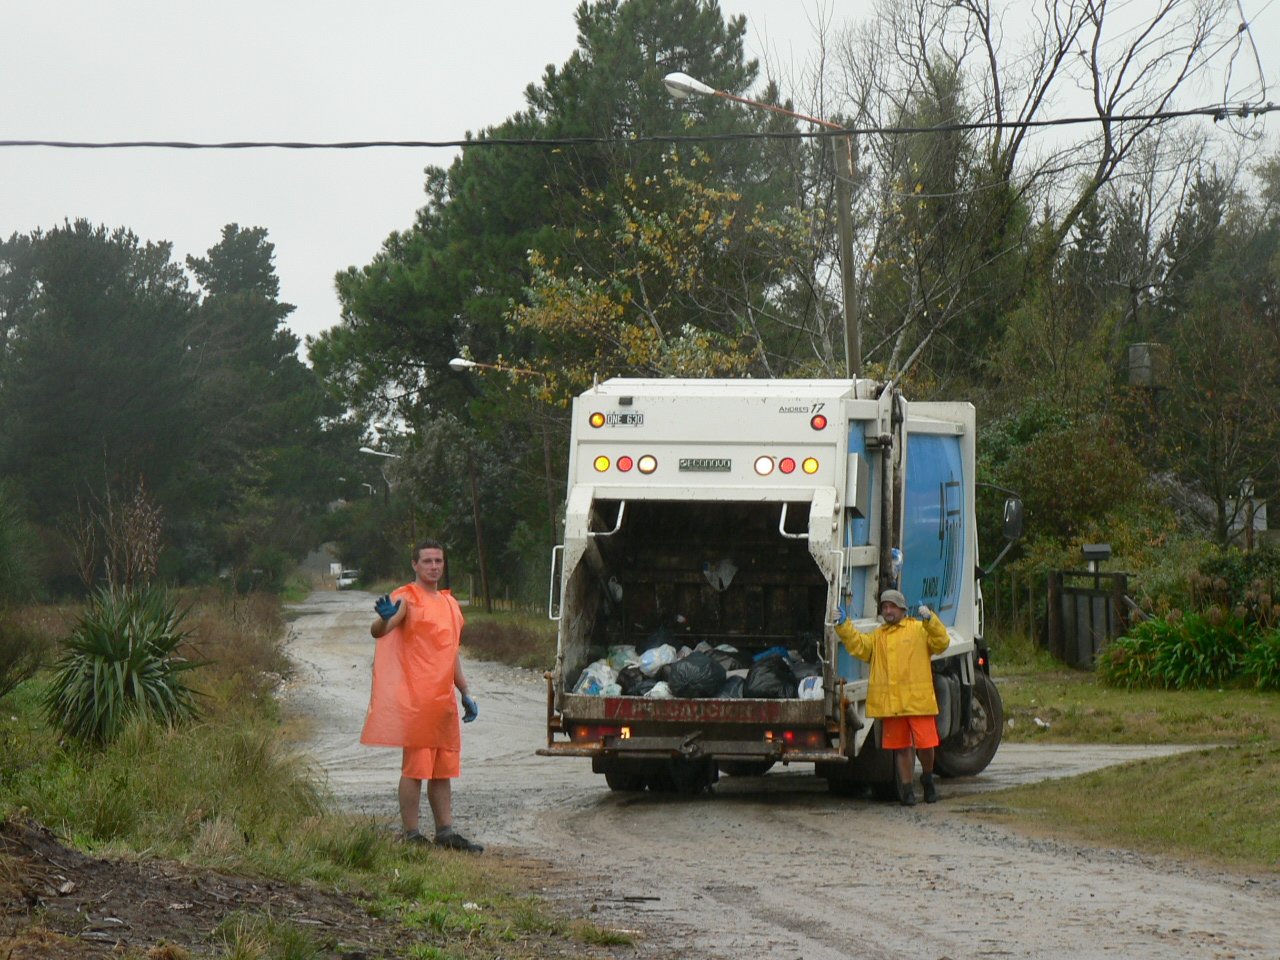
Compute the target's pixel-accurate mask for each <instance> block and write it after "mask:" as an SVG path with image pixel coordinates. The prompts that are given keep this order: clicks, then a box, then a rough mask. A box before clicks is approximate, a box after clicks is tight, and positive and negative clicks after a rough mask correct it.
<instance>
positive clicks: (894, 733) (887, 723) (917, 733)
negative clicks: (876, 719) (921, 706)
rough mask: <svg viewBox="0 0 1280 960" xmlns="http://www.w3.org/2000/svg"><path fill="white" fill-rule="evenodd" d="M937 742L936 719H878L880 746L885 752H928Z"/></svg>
mask: <svg viewBox="0 0 1280 960" xmlns="http://www.w3.org/2000/svg"><path fill="white" fill-rule="evenodd" d="M938 742H939V741H938V718H937V717H881V718H880V746H882V747H883V748H884V749H886V750H903V749H905V748H907V747H912V746H913V747H915V748H916V749H917V750H928V749H929V748H930V747H936V746H937V745H938Z"/></svg>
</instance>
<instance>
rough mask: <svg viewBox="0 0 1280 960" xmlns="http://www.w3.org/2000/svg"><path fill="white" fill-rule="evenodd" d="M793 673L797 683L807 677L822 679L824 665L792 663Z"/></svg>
mask: <svg viewBox="0 0 1280 960" xmlns="http://www.w3.org/2000/svg"><path fill="white" fill-rule="evenodd" d="M791 672H792V673H794V674H795V676H796V681H797V682H799V681H800V680H803V679H804V678H805V677H820V676H822V664H820V663H792V664H791Z"/></svg>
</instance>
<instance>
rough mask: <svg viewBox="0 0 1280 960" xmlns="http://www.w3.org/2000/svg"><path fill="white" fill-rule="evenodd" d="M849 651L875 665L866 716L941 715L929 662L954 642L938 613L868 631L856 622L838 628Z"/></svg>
mask: <svg viewBox="0 0 1280 960" xmlns="http://www.w3.org/2000/svg"><path fill="white" fill-rule="evenodd" d="M836 636H838V637H839V638H840V642H841V643H843V644H844V647H845V649H846V650H848V651H849V653H850V654H851V655H852V656H855V657H857V658H858V659H859V660H868V661H870V663H871V676H870V677H869V678H868V680H867V716H869V717H927V716H936V715H937V713H938V700H937V697H935V696H934V694H933V668H932V667H931V666H930V662H929V658H930V657H931V656H932V655H933V654H936V653H941V652H942V651H943V650H945V649H947V646H948V645H949V644H950V643H951V638H950V637H949V636H947V628H946V627H945V626H944V625H943V623H942V621H941V620H939V619H938V615H937V614H934V615H933V616H931V617H930V618H929V619H928V620H927V621H924V622H922V621H920V620H917V619H916V618H915V617H903V618H902V619H901V620H899V621H898V622H897V623H895V624H892V625H891V624H887V623H882V624H880V626H878V627H876V628H875V630H873V631H872V632H871V633H863V632H862V631H860V630H858V629H857V628H856V627H855V626H854V625H853V624H852V623H847V622H846V623H841V624H838V625H837V626H836Z"/></svg>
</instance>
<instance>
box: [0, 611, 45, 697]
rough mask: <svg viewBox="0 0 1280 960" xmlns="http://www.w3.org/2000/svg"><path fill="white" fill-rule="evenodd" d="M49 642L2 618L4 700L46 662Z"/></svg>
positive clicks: (0, 689) (1, 682)
mask: <svg viewBox="0 0 1280 960" xmlns="http://www.w3.org/2000/svg"><path fill="white" fill-rule="evenodd" d="M48 648H49V644H48V642H47V641H46V640H45V639H44V638H43V637H41V636H39V635H36V634H32V633H31V632H29V631H27V630H25V629H23V628H22V627H21V626H20V625H19V624H17V623H15V622H14V621H12V620H10V619H8V618H7V617H5V616H3V615H0V700H3V699H4V698H5V697H7V696H8V695H9V694H10V693H11V692H13V690H14V688H15V687H17V686H18V684H20V683H22V682H23V681H25V680H29V679H30V678H31V677H32V676H34V675H35V672H36V671H37V670H38V669H40V666H41V665H42V664H43V663H44V659H45V654H46V651H47V650H48Z"/></svg>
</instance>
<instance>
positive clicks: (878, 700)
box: [836, 590, 951, 806]
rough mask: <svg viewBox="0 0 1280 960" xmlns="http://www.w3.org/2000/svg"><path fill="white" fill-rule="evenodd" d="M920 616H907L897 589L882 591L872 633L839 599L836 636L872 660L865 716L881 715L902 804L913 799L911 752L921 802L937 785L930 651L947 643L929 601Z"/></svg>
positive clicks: (929, 799)
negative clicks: (851, 618) (862, 627)
mask: <svg viewBox="0 0 1280 960" xmlns="http://www.w3.org/2000/svg"><path fill="white" fill-rule="evenodd" d="M919 614H920V619H919V620H917V619H915V618H914V617H908V616H907V598H906V597H904V596H903V595H902V594H901V593H900V592H899V591H897V590H886V591H885V592H884V593H882V594H880V617H881V619H883V620H884V623H882V624H881V625H880V626H878V627H876V628H875V630H873V631H872V632H871V633H863V632H861V631H860V630H858V629H857V628H856V627H855V626H854V625H853V624H851V623H849V622H848V619H849V613H848V610H846V609H845V607H844V605H843V604H841V605H840V620H839V621H838V622H837V623H836V636H838V637H839V638H840V642H841V643H843V644H844V646H845V649H846V650H848V651H849V653H850V654H851V655H852V656H855V657H857V658H858V659H859V660H868V661H870V662H871V675H870V676H869V677H868V678H867V716H868V717H879V718H880V727H881V729H880V734H881V737H880V742H881V746H882V747H884V749H886V750H893V751H895V756H894V763H895V765H896V770H897V775H898V796H899V798H900V799H901V801H902V803H903V804H904V805H906V806H913V805H914V804H915V802H916V794H915V789H914V788H913V787H912V783H911V781H912V779H913V774H914V773H915V765H916V763H915V757H914V756H913V755H912V748H913V747H914V749H915V753H917V754H919V756H920V770H921V775H920V785H921V787H923V789H924V799H925V803H936V802H937V800H938V788H937V786H936V785H935V784H934V782H933V750H934V748H935V747H936V746H938V743H939V740H938V699H937V696H936V695H935V694H934V692H933V666H932V664H931V662H930V657H931V656H932V655H934V654H938V653H941V652H942V651H943V650H945V649H947V647H948V646H949V645H950V643H951V638H950V637H949V636H948V635H947V628H946V627H945V626H944V625H943V623H942V621H941V620H939V619H938V617H937V615H936V614H935V613H933V611H931V610H930V609H929V608H928V607H926V606H923V605H922V606H921V607H920V610H919Z"/></svg>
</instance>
